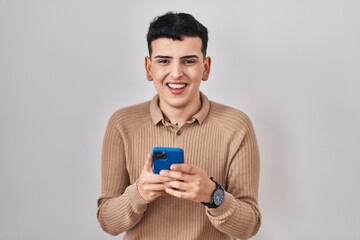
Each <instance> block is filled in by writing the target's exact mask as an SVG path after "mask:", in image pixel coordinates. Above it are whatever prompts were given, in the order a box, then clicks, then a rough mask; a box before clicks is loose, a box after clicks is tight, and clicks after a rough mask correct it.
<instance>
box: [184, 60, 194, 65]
mask: <svg viewBox="0 0 360 240" xmlns="http://www.w3.org/2000/svg"><path fill="white" fill-rule="evenodd" d="M183 63H184V64H185V65H192V64H195V63H196V61H195V60H194V59H185V60H184V61H183Z"/></svg>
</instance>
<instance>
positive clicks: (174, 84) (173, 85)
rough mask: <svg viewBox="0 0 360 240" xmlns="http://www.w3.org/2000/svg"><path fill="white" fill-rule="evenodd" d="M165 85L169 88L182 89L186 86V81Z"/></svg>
mask: <svg viewBox="0 0 360 240" xmlns="http://www.w3.org/2000/svg"><path fill="white" fill-rule="evenodd" d="M166 85H167V86H168V87H169V88H171V89H184V88H185V87H186V86H187V84H186V83H167V84H166Z"/></svg>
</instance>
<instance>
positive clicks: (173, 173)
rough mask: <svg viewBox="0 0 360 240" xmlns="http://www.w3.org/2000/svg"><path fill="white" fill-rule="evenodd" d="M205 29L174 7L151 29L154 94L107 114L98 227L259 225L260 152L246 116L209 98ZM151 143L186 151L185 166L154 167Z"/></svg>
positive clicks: (160, 232) (186, 231) (195, 232)
mask: <svg viewBox="0 0 360 240" xmlns="http://www.w3.org/2000/svg"><path fill="white" fill-rule="evenodd" d="M207 42H208V31H207V28H206V27H204V26H203V25H202V24H201V23H199V22H198V21H197V20H196V19H195V18H194V17H193V16H192V15H190V14H187V13H174V12H168V13H166V14H164V15H162V16H159V17H156V18H155V19H154V20H153V21H152V22H151V24H150V27H149V31H148V33H147V43H148V49H149V56H147V57H145V70H146V77H147V79H148V80H149V81H152V82H153V83H154V85H155V88H156V91H157V94H156V96H155V97H154V98H153V99H152V100H150V101H147V102H144V103H140V104H137V105H133V106H129V107H125V108H123V109H120V110H118V111H116V112H115V113H114V114H113V115H112V116H111V118H110V120H109V123H108V126H107V129H106V132H105V136H104V142H103V153H102V191H101V196H100V197H99V199H98V212H97V218H98V221H99V222H100V225H101V227H102V229H103V230H104V231H105V232H107V233H109V234H111V235H118V234H120V233H122V232H126V234H125V236H124V239H167V240H168V239H181V240H183V239H207V240H208V239H235V238H240V239H247V238H250V237H251V236H253V235H255V234H256V233H257V232H258V230H259V228H260V224H261V214H260V211H259V208H258V187H259V186H258V185H259V168H260V163H259V161H260V160H259V150H258V145H257V141H256V137H255V133H254V128H253V125H252V123H251V121H250V119H249V117H248V116H247V115H245V113H243V112H241V111H240V110H236V109H234V108H231V107H228V106H225V105H222V104H219V103H216V102H214V101H210V100H208V98H207V97H206V95H205V94H204V93H202V92H201V91H200V84H201V82H202V81H206V80H208V78H209V74H210V68H211V58H210V57H209V56H207V53H206V51H207ZM155 146H165V147H179V148H182V149H183V150H184V156H185V157H184V158H185V163H184V164H173V165H172V166H171V169H170V170H163V171H161V172H160V174H154V173H153V168H152V167H153V166H152V164H153V156H152V155H151V154H150V152H151V150H152V148H153V147H155Z"/></svg>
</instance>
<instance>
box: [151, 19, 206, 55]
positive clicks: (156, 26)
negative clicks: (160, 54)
mask: <svg viewBox="0 0 360 240" xmlns="http://www.w3.org/2000/svg"><path fill="white" fill-rule="evenodd" d="M184 36H187V37H200V38H201V41H202V46H201V52H202V53H203V54H204V57H205V56H206V49H207V43H208V30H207V28H206V27H205V26H204V25H202V24H201V23H200V22H199V21H197V20H196V19H195V18H194V17H193V16H192V15H190V14H188V13H174V12H168V13H166V14H164V15H162V16H158V17H156V18H154V20H153V21H152V22H151V23H150V27H149V31H148V33H147V36H146V38H147V44H148V50H149V55H151V53H152V48H151V42H152V41H154V40H156V39H158V38H171V39H173V40H182V39H183V37H184Z"/></svg>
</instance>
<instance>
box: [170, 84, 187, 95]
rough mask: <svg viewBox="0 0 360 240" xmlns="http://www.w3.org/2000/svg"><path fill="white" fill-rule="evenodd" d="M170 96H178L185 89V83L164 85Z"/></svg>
mask: <svg viewBox="0 0 360 240" xmlns="http://www.w3.org/2000/svg"><path fill="white" fill-rule="evenodd" d="M166 85H167V86H168V88H169V90H170V92H171V93H172V94H175V95H179V94H181V93H183V92H184V91H185V89H186V86H187V84H186V83H167V84H166Z"/></svg>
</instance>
